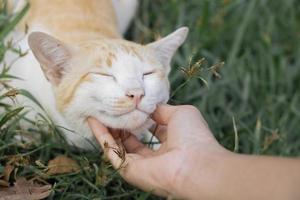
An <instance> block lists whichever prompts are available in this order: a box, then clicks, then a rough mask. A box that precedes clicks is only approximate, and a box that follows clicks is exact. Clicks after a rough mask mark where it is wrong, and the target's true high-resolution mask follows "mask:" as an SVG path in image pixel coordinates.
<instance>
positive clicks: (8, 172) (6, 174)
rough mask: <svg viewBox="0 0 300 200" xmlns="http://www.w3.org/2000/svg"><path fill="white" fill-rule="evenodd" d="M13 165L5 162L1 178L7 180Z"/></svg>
mask: <svg viewBox="0 0 300 200" xmlns="http://www.w3.org/2000/svg"><path fill="white" fill-rule="evenodd" d="M14 169H15V167H14V166H13V165H10V164H7V165H6V166H5V168H4V171H3V176H4V177H3V178H4V180H5V181H9V177H10V174H11V173H12V172H13V171H14Z"/></svg>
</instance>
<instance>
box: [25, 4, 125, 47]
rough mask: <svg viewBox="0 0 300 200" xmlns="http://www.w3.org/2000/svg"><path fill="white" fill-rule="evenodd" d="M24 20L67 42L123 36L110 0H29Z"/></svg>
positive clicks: (29, 24)
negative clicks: (27, 11)
mask: <svg viewBox="0 0 300 200" xmlns="http://www.w3.org/2000/svg"><path fill="white" fill-rule="evenodd" d="M29 2H30V10H29V13H28V15H27V17H26V18H25V19H24V23H26V24H27V25H28V26H29V29H30V27H31V25H32V24H35V25H36V24H40V25H42V26H43V27H46V29H49V30H50V31H51V34H52V35H53V36H54V37H56V38H58V39H60V40H62V41H64V42H73V43H74V42H75V43H77V42H80V41H84V40H90V39H96V38H101V37H106V38H120V37H121V36H120V34H119V33H118V31H117V22H116V15H115V11H114V9H113V6H112V3H111V1H108V0H97V1H95V0H29Z"/></svg>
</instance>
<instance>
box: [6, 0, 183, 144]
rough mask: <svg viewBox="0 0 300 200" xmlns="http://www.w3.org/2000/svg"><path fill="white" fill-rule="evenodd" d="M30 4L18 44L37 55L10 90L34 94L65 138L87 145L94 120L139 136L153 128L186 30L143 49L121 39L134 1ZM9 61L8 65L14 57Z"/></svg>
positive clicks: (20, 66)
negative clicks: (88, 121) (89, 122)
mask: <svg viewBox="0 0 300 200" xmlns="http://www.w3.org/2000/svg"><path fill="white" fill-rule="evenodd" d="M17 2H18V3H20V1H17ZM29 2H30V4H31V6H30V9H29V11H28V13H27V15H26V16H25V18H24V20H23V21H22V22H21V23H20V24H19V26H18V27H17V29H16V30H15V31H14V33H12V37H13V39H14V40H18V39H19V38H22V37H23V39H21V40H20V41H19V42H18V44H17V45H18V46H19V47H20V48H21V49H22V50H23V51H27V50H28V49H29V46H30V47H31V49H32V51H29V53H28V55H26V56H25V57H22V58H20V59H18V61H17V62H16V63H15V64H14V65H13V67H12V68H11V70H10V73H11V74H12V75H14V76H17V77H21V78H22V80H15V81H13V82H12V85H13V86H14V87H16V88H22V89H25V90H28V91H29V92H30V93H31V94H32V95H33V96H35V98H36V99H37V100H38V101H39V102H40V103H41V104H42V105H43V107H44V108H45V110H46V113H47V114H48V115H49V116H50V117H51V119H52V120H53V121H54V122H55V123H56V124H57V125H59V126H61V127H64V129H63V131H64V133H65V135H66V138H67V140H68V141H69V142H70V143H72V144H74V145H76V146H78V147H81V148H85V149H89V148H91V147H90V143H89V142H87V141H86V140H87V139H88V140H93V136H92V134H91V132H90V130H89V128H88V126H87V124H86V118H87V117H88V116H93V117H96V118H97V119H99V120H100V121H102V122H103V123H104V124H105V125H106V126H109V127H113V128H119V129H126V130H130V131H132V132H134V133H136V134H138V133H140V132H141V131H143V130H145V129H147V128H149V124H151V119H150V117H149V115H150V114H151V113H152V112H153V111H154V110H155V108H156V105H157V104H159V103H163V102H166V101H167V100H168V95H169V91H168V90H169V84H168V80H167V75H168V72H169V66H168V65H169V62H170V60H171V57H172V55H173V53H174V52H175V50H176V49H177V48H178V47H179V46H180V45H181V43H182V42H183V41H184V39H185V37H186V33H187V30H186V29H182V30H180V31H177V33H173V34H172V35H173V36H172V35H170V36H169V37H167V38H165V39H163V40H161V41H158V42H155V43H152V44H150V45H146V46H142V45H139V44H136V43H133V42H129V41H125V40H123V39H122V33H123V32H124V31H125V30H126V27H127V26H128V23H129V21H130V19H131V18H132V16H133V15H134V12H135V8H136V5H137V1H136V0H115V1H113V3H114V4H113V3H112V2H111V1H109V0H51V1H49V0H30V1H29ZM125 2H126V4H125ZM19 7H20V6H19ZM26 27H28V33H27V34H26V35H25V37H24V30H25V28H26ZM37 31H38V32H37ZM40 32H43V33H47V34H49V35H51V36H53V37H54V38H53V37H50V36H49V35H46V34H43V33H40ZM31 33H32V34H31ZM28 36H29V37H28ZM28 38H29V44H28ZM55 38H56V39H55ZM171 40H172V41H171ZM162 45H166V47H165V48H164V47H162ZM159 51H161V54H158V53H159ZM6 57H7V60H8V61H9V60H11V59H12V58H13V54H12V53H8V55H7V56H6ZM18 101H19V102H20V103H21V104H24V105H26V106H27V107H28V108H30V109H32V111H31V112H30V113H29V114H28V116H29V117H30V118H34V116H35V115H36V113H37V112H43V111H42V110H40V109H39V107H38V106H36V105H35V104H34V103H33V102H31V101H30V100H28V99H25V98H24V99H18ZM68 130H72V131H68Z"/></svg>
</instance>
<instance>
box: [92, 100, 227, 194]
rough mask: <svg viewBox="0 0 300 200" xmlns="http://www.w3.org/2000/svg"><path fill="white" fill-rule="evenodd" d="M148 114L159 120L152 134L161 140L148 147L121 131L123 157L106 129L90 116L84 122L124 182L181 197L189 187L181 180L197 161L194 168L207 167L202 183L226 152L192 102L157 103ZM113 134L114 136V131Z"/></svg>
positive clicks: (204, 182) (186, 177)
mask: <svg viewBox="0 0 300 200" xmlns="http://www.w3.org/2000/svg"><path fill="white" fill-rule="evenodd" d="M152 118H153V120H154V121H156V123H157V124H159V126H158V128H157V130H156V133H155V136H156V137H157V138H158V139H159V141H160V142H161V146H160V148H159V149H158V150H157V151H154V150H151V149H149V148H148V147H147V146H146V145H144V144H143V143H141V142H140V141H139V140H138V139H137V138H136V137H135V136H134V135H131V134H130V135H127V136H124V135H122V138H123V139H122V144H123V145H124V147H125V150H126V153H125V154H124V158H122V156H119V155H118V154H117V153H116V150H119V151H122V148H121V147H120V145H118V144H117V142H116V141H115V139H114V137H113V136H112V134H111V133H110V131H109V130H108V129H107V128H106V127H104V126H103V125H102V124H101V123H100V122H99V121H97V120H95V119H93V118H89V119H88V122H89V125H90V127H91V129H92V131H93V132H94V134H95V136H96V138H97V140H98V141H99V143H100V144H101V146H102V148H103V149H104V152H105V154H106V155H107V157H108V158H109V160H110V161H111V163H112V165H113V166H114V168H116V169H119V168H120V174H121V176H122V177H123V178H124V179H125V180H126V181H127V182H129V183H131V184H133V185H135V186H137V187H139V188H141V189H143V190H145V191H152V192H154V193H156V194H158V195H161V196H168V195H172V196H176V197H183V196H185V192H184V191H188V190H190V189H191V188H190V187H191V186H186V185H185V181H187V180H189V179H190V177H193V173H196V172H193V170H194V169H195V165H198V166H197V169H198V168H199V167H200V168H202V170H203V171H204V170H207V171H205V173H207V174H203V176H202V178H201V180H198V181H199V182H203V186H204V187H206V186H207V185H208V184H207V183H206V182H207V181H209V180H205V178H206V177H207V178H212V175H211V174H209V173H208V172H209V171H212V170H213V169H215V166H211V165H214V164H217V163H219V158H221V157H223V156H225V154H229V153H228V151H226V150H225V149H224V148H223V147H221V146H220V145H219V144H218V142H217V141H216V140H215V138H214V136H213V135H212V133H211V131H210V130H209V128H208V126H207V123H206V121H205V120H204V119H203V117H202V115H201V113H200V112H199V111H198V110H197V109H196V108H195V107H193V106H170V105H161V106H159V107H158V108H157V110H156V111H155V113H154V114H153V117H152ZM113 135H114V136H115V137H117V135H118V133H116V132H113ZM119 136H120V135H119ZM220 160H221V159H220ZM199 161H200V162H199ZM199 165H200V166H199ZM216 181H217V179H216ZM185 187H188V188H185ZM178 188H179V189H178ZM203 195H204V194H203Z"/></svg>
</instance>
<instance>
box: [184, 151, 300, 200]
mask: <svg viewBox="0 0 300 200" xmlns="http://www.w3.org/2000/svg"><path fill="white" fill-rule="evenodd" d="M199 162H201V164H200V163H198V164H197V163H195V165H194V166H195V168H194V170H192V171H190V176H187V178H186V179H185V180H184V184H183V187H184V188H180V190H181V192H180V197H185V198H188V199H199V197H205V199H230V200H235V199H237V200H240V199H257V200H259V199H262V200H265V199H272V200H277V199H278V200H281V199H284V200H289V199H291V200H292V199H300V190H299V188H300V160H298V159H287V158H275V157H265V156H247V155H238V154H232V153H230V154H229V156H226V157H224V158H221V157H218V156H216V157H212V158H211V159H209V161H206V162H204V165H203V159H202V160H201V161H200V160H199ZM196 166H201V167H200V168H197V167H196ZM200 188H201V190H200ZM182 192H185V193H182Z"/></svg>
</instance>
